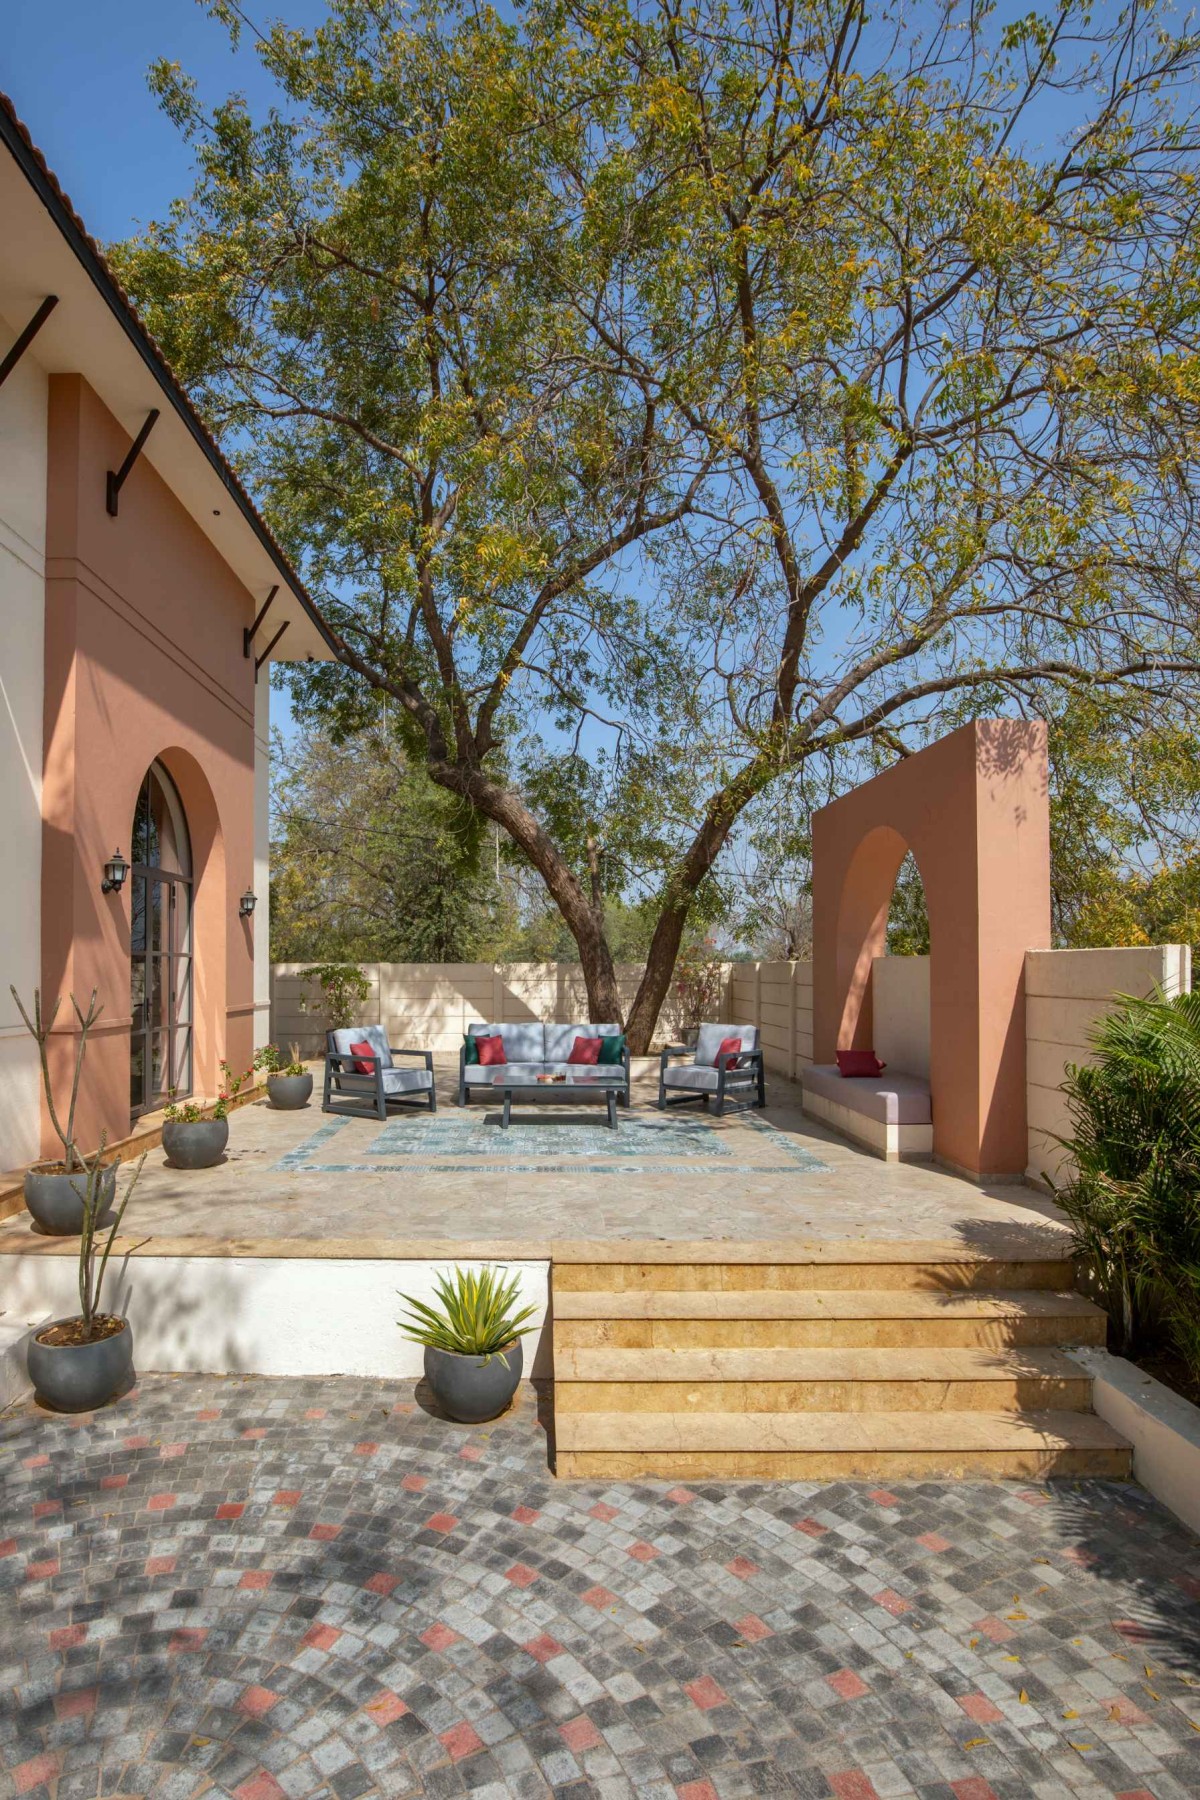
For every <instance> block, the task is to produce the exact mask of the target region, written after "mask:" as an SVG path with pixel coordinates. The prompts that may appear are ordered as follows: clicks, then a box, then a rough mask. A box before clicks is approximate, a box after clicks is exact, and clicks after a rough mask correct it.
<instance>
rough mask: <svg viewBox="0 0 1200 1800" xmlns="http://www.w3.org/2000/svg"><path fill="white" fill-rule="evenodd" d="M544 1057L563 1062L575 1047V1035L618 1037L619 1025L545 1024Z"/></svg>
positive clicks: (548, 1059) (619, 1033)
mask: <svg viewBox="0 0 1200 1800" xmlns="http://www.w3.org/2000/svg"><path fill="white" fill-rule="evenodd" d="M545 1031H546V1049H545V1053H544V1054H545V1057H546V1061H547V1062H548V1063H549V1062H561V1063H565V1062H566V1060H567V1058H568V1057H569V1056H570V1054H571V1051H572V1050H573V1049H574V1047H575V1039H576V1038H577V1037H584V1038H588V1037H620V1035H621V1027H620V1026H619V1025H547V1026H546V1027H545Z"/></svg>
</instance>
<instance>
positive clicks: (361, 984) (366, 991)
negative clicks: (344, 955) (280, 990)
mask: <svg viewBox="0 0 1200 1800" xmlns="http://www.w3.org/2000/svg"><path fill="white" fill-rule="evenodd" d="M300 979H301V981H315V982H316V983H317V984H318V986H319V987H320V989H321V1007H322V1011H323V1013H324V1015H325V1024H326V1028H327V1029H328V1030H329V1031H343V1030H345V1028H346V1026H347V1025H353V1024H354V1015H355V1014H356V1013H357V1011H358V1009H359V1007H360V1006H361V1005H362V1004H363V1001H364V1000H366V999H367V998H368V996H369V995H370V992H371V983H370V982H369V981H368V979H367V977H366V976H365V975H364V974H363V972H362V970H361V969H360V968H359V967H358V965H357V963H314V964H313V966H312V967H311V968H308V969H301V971H300Z"/></svg>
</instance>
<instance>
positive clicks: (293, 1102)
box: [267, 1070, 313, 1112]
mask: <svg viewBox="0 0 1200 1800" xmlns="http://www.w3.org/2000/svg"><path fill="white" fill-rule="evenodd" d="M312 1090H313V1078H312V1076H311V1075H310V1074H309V1073H308V1072H307V1070H306V1071H305V1073H304V1074H303V1075H268V1076H267V1098H268V1099H269V1100H270V1102H271V1105H272V1106H273V1107H274V1108H275V1110H276V1112H299V1110H300V1108H301V1107H302V1106H307V1105H308V1103H309V1101H310V1099H311V1098H312Z"/></svg>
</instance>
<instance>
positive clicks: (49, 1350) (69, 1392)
mask: <svg viewBox="0 0 1200 1800" xmlns="http://www.w3.org/2000/svg"><path fill="white" fill-rule="evenodd" d="M53 1323H54V1324H55V1325H65V1324H67V1323H68V1321H67V1320H65V1319H55V1320H54V1321H53ZM47 1329H48V1327H46V1326H43V1327H42V1330H47ZM26 1366H27V1367H28V1370H29V1379H30V1381H31V1382H32V1383H33V1388H34V1392H35V1394H36V1396H37V1398H38V1399H39V1400H40V1401H42V1403H43V1404H44V1405H46V1406H52V1407H53V1408H54V1410H55V1412H68V1413H73V1412H92V1411H94V1410H95V1408H96V1407H97V1406H103V1405H104V1403H105V1401H106V1400H111V1399H112V1397H113V1395H114V1394H115V1393H116V1392H117V1389H118V1388H119V1387H121V1386H122V1385H123V1383H124V1381H125V1379H126V1377H127V1376H128V1375H129V1373H130V1372H131V1370H132V1368H133V1327H132V1325H130V1323H129V1321H128V1319H126V1321H125V1327H124V1330H123V1331H118V1332H115V1333H114V1334H113V1336H112V1337H106V1338H100V1339H99V1340H98V1341H97V1342H96V1343H94V1344H57V1345H55V1344H39V1343H38V1341H37V1337H36V1335H35V1336H33V1337H31V1338H30V1340H29V1352H28V1357H27V1364H26Z"/></svg>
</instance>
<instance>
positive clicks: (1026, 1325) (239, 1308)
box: [0, 1070, 1128, 1479]
mask: <svg viewBox="0 0 1200 1800" xmlns="http://www.w3.org/2000/svg"><path fill="white" fill-rule="evenodd" d="M441 1073H442V1076H443V1079H444V1080H445V1079H448V1078H450V1076H451V1074H452V1072H451V1071H449V1070H443V1071H442V1072H441ZM646 1091H647V1089H646V1087H645V1086H643V1087H641V1088H640V1089H635V1105H634V1107H633V1108H632V1109H631V1110H630V1111H628V1112H625V1111H622V1113H621V1117H620V1127H619V1130H618V1131H617V1132H615V1133H614V1132H612V1131H610V1130H609V1129H608V1128H607V1127H606V1126H604V1125H601V1124H599V1123H598V1122H597V1121H596V1120H595V1119H594V1118H593V1117H591V1116H585V1117H583V1118H582V1119H581V1120H578V1121H577V1120H575V1119H573V1118H571V1117H570V1116H568V1115H567V1114H566V1112H565V1111H564V1112H562V1113H555V1114H552V1115H551V1114H533V1115H529V1116H525V1115H522V1116H518V1117H516V1118H514V1121H513V1124H512V1126H511V1128H510V1129H509V1130H507V1131H504V1130H502V1129H501V1127H500V1117H499V1108H496V1109H488V1108H483V1107H478V1108H476V1109H474V1110H472V1111H471V1112H463V1111H460V1110H459V1109H456V1108H454V1107H453V1106H451V1107H449V1108H448V1109H447V1110H444V1111H439V1112H438V1113H437V1114H427V1115H420V1114H414V1115H411V1116H405V1117H403V1118H399V1119H391V1120H388V1121H387V1122H380V1121H378V1120H363V1119H329V1118H326V1117H323V1116H322V1115H321V1113H320V1112H319V1111H317V1110H316V1108H315V1107H314V1108H309V1109H308V1110H307V1111H306V1112H303V1113H274V1112H272V1111H271V1109H270V1108H269V1107H268V1106H267V1105H266V1104H265V1103H258V1104H255V1105H252V1106H250V1107H247V1108H245V1109H243V1110H242V1111H240V1112H239V1113H237V1114H236V1115H235V1116H234V1117H233V1118H232V1120H231V1132H230V1150H229V1155H228V1158H227V1160H226V1161H225V1162H224V1163H223V1164H222V1165H221V1166H219V1167H218V1168H216V1169H212V1170H206V1171H199V1172H183V1171H174V1170H171V1169H169V1168H167V1167H166V1166H165V1163H164V1162H163V1161H162V1160H161V1158H160V1156H159V1155H158V1154H157V1153H155V1154H154V1157H153V1161H152V1162H148V1163H147V1166H146V1170H145V1172H144V1174H143V1177H142V1186H141V1187H140V1188H139V1191H138V1194H137V1196H136V1198H135V1200H134V1203H133V1206H132V1208H131V1211H130V1213H129V1214H128V1215H127V1221H128V1224H129V1227H130V1229H129V1233H128V1235H127V1236H126V1237H125V1238H124V1239H123V1240H122V1241H121V1242H120V1244H119V1246H118V1250H117V1252H115V1253H114V1261H113V1264H112V1265H111V1268H110V1279H111V1280H112V1281H113V1283H114V1285H113V1288H112V1292H111V1299H112V1302H113V1303H115V1304H117V1305H119V1307H120V1309H121V1310H123V1311H126V1312H127V1313H128V1315H129V1317H130V1319H131V1321H132V1323H133V1328H134V1332H135V1356H136V1360H137V1365H138V1368H139V1370H142V1371H145V1370H149V1369H154V1370H164V1371H166V1370H172V1371H189V1372H192V1371H205V1372H211V1373H223V1374H242V1373H244V1374H250V1373H253V1374H278V1375H284V1374H291V1375H309V1376H319V1375H335V1374H347V1375H358V1376H370V1377H382V1378H395V1377H399V1378H410V1379H415V1378H416V1377H417V1376H419V1374H420V1373H421V1368H422V1353H421V1351H420V1350H419V1348H417V1347H416V1346H414V1345H412V1344H409V1343H408V1342H407V1341H406V1340H404V1339H403V1338H402V1337H401V1335H400V1333H399V1331H398V1329H397V1327H396V1319H397V1316H398V1314H399V1312H400V1310H401V1303H400V1300H399V1297H398V1296H399V1295H400V1294H416V1295H419V1296H421V1297H422V1298H429V1297H431V1295H432V1288H433V1281H434V1278H435V1276H436V1274H437V1272H438V1271H439V1269H442V1268H444V1267H445V1266H446V1265H447V1263H452V1262H456V1261H472V1260H485V1259H486V1260H494V1261H502V1262H504V1263H506V1264H507V1265H509V1266H510V1267H511V1268H512V1269H513V1270H514V1272H517V1273H519V1275H520V1277H521V1283H522V1289H523V1295H524V1298H525V1299H526V1301H528V1302H531V1303H532V1304H533V1305H534V1306H535V1307H536V1309H537V1312H536V1318H537V1331H536V1333H535V1334H534V1336H533V1337H532V1339H531V1340H530V1341H529V1343H528V1345H527V1360H526V1367H527V1370H528V1372H529V1374H530V1375H531V1376H533V1377H535V1378H554V1379H555V1380H556V1384H557V1385H558V1387H559V1390H560V1392H561V1401H560V1403H559V1404H558V1405H557V1407H556V1415H557V1416H558V1425H559V1445H560V1459H561V1460H560V1466H561V1468H562V1470H563V1472H564V1473H573V1474H577V1475H585V1474H595V1475H597V1476H600V1477H607V1476H610V1475H612V1476H615V1475H617V1474H620V1473H630V1474H634V1473H637V1474H652V1473H660V1474H668V1475H685V1474H687V1475H691V1476H699V1475H700V1474H702V1473H704V1472H705V1471H707V1472H708V1473H709V1474H711V1475H728V1476H731V1477H741V1476H749V1475H762V1474H777V1475H780V1476H785V1477H788V1478H793V1479H794V1478H798V1477H801V1476H805V1475H806V1472H810V1473H812V1474H813V1475H814V1477H823V1476H824V1475H826V1474H839V1473H840V1474H846V1475H852V1474H853V1475H857V1474H871V1473H874V1474H876V1475H879V1476H882V1475H884V1474H887V1475H888V1476H889V1477H893V1478H895V1477H898V1476H900V1475H901V1474H904V1473H909V1474H912V1475H925V1474H933V1473H941V1474H961V1473H968V1472H979V1473H983V1472H987V1473H991V1474H995V1473H997V1472H1001V1473H1003V1472H1010V1473H1014V1474H1018V1473H1019V1474H1023V1475H1034V1474H1047V1473H1054V1472H1062V1473H1071V1474H1083V1473H1089V1472H1090V1473H1094V1474H1105V1475H1119V1474H1122V1473H1124V1472H1126V1470H1127V1468H1128V1454H1127V1451H1126V1449H1125V1447H1124V1446H1123V1445H1122V1443H1121V1441H1120V1440H1119V1439H1118V1438H1117V1437H1116V1436H1115V1434H1113V1433H1111V1432H1110V1431H1108V1429H1107V1428H1106V1427H1103V1426H1102V1425H1101V1423H1100V1422H1099V1421H1097V1420H1096V1419H1094V1418H1093V1417H1092V1416H1091V1414H1090V1411H1089V1399H1088V1395H1089V1394H1090V1387H1089V1384H1088V1382H1087V1381H1086V1379H1085V1378H1083V1377H1081V1376H1080V1375H1079V1374H1078V1372H1076V1371H1073V1370H1070V1369H1068V1368H1066V1367H1065V1366H1064V1365H1063V1363H1062V1361H1061V1358H1060V1355H1059V1353H1060V1352H1061V1349H1062V1347H1063V1346H1066V1345H1070V1344H1073V1343H1083V1342H1097V1341H1100V1338H1101V1337H1102V1334H1103V1319H1102V1316H1101V1315H1100V1314H1099V1313H1097V1311H1096V1309H1095V1308H1094V1307H1092V1306H1090V1305H1089V1303H1088V1302H1086V1301H1084V1300H1081V1299H1080V1298H1079V1297H1078V1296H1077V1295H1075V1294H1074V1293H1072V1292H1070V1291H1069V1290H1070V1288H1071V1286H1072V1270H1071V1266H1070V1263H1069V1260H1068V1252H1069V1237H1068V1234H1067V1232H1066V1228H1065V1226H1064V1225H1063V1223H1062V1221H1061V1220H1059V1219H1058V1218H1057V1217H1056V1216H1055V1213H1054V1209H1053V1207H1052V1205H1051V1203H1050V1202H1049V1201H1048V1200H1047V1198H1046V1197H1045V1196H1044V1195H1041V1194H1038V1193H1035V1192H1034V1191H1033V1190H1032V1189H1025V1188H1022V1187H1020V1186H1012V1185H1005V1186H1000V1187H996V1188H994V1189H987V1188H979V1187H976V1186H974V1185H972V1184H971V1183H969V1182H967V1181H964V1180H960V1179H958V1178H957V1177H955V1176H953V1175H949V1174H946V1173H943V1172H942V1171H939V1170H937V1169H934V1168H932V1167H916V1166H912V1165H902V1164H888V1163H883V1162H880V1161H879V1160H877V1159H876V1158H874V1157H872V1156H869V1155H866V1154H864V1153H863V1152H862V1151H859V1150H856V1149H854V1148H853V1147H852V1146H850V1145H848V1144H846V1143H845V1142H843V1141H840V1140H839V1139H838V1138H837V1136H836V1135H835V1134H834V1133H832V1132H830V1131H827V1130H824V1129H822V1128H821V1127H820V1126H818V1125H814V1123H813V1122H812V1121H811V1120H808V1119H806V1118H804V1116H803V1115H802V1113H801V1111H800V1095H799V1090H798V1089H796V1088H794V1087H792V1085H791V1084H790V1083H786V1082H779V1081H776V1082H774V1083H772V1087H771V1105H770V1106H769V1107H768V1109H767V1111H766V1112H765V1113H761V1114H760V1113H742V1114H738V1115H735V1116H733V1117H726V1118H724V1119H716V1118H710V1117H708V1116H706V1115H705V1114H703V1113H701V1112H692V1113H688V1114H678V1113H676V1114H668V1115H665V1116H664V1115H663V1114H660V1113H659V1112H658V1111H657V1110H656V1109H655V1108H653V1107H651V1106H647V1105H646V1104H645V1094H646ZM639 1103H640V1104H639ZM75 1262H76V1246H75V1241H74V1240H62V1239H52V1238H44V1237H40V1236H38V1235H37V1234H36V1233H35V1232H34V1231H33V1230H32V1229H31V1226H30V1222H29V1220H28V1216H27V1215H22V1216H19V1217H17V1218H13V1219H10V1220H7V1221H5V1222H4V1224H3V1225H0V1271H2V1274H0V1281H2V1283H3V1290H4V1293H5V1300H6V1305H7V1307H8V1309H9V1319H8V1322H9V1323H10V1324H11V1323H13V1322H16V1324H17V1325H18V1326H19V1328H20V1329H21V1330H24V1329H25V1328H27V1327H28V1326H29V1325H32V1324H34V1323H35V1322H41V1321H43V1320H45V1319H46V1318H47V1317H52V1316H56V1315H57V1314H58V1313H61V1312H67V1311H69V1310H70V1309H71V1307H72V1305H73V1304H74V1300H73V1295H74V1289H75V1280H76V1267H75ZM19 1354H20V1347H19V1344H17V1343H16V1342H15V1341H14V1342H13V1344H12V1355H11V1356H10V1359H9V1360H10V1362H11V1361H12V1360H13V1357H19ZM614 1359H615V1360H614Z"/></svg>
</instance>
